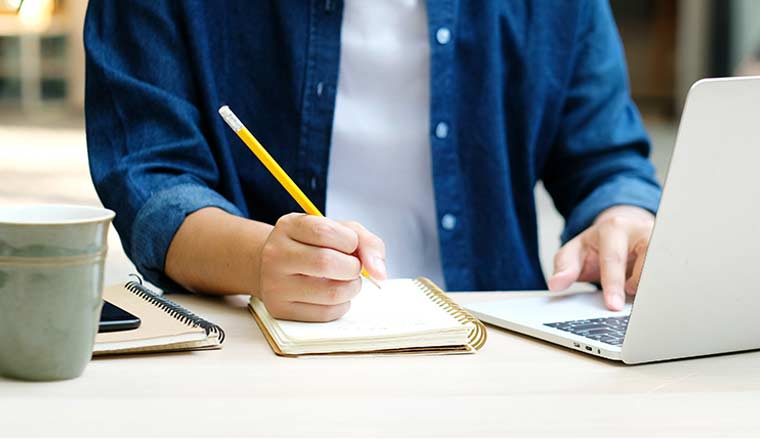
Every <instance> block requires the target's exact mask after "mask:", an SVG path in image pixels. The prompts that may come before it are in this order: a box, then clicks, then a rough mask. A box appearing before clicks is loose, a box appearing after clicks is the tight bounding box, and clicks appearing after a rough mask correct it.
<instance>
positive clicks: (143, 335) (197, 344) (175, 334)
mask: <svg viewBox="0 0 760 440" xmlns="http://www.w3.org/2000/svg"><path fill="white" fill-rule="evenodd" d="M103 299H104V300H106V301H108V302H110V303H111V304H114V305H116V306H118V307H121V308H122V309H124V310H126V311H128V312H130V313H131V314H133V315H135V316H137V317H139V318H140V320H141V324H140V327H139V328H137V329H135V330H127V331H120V332H112V333H99V334H98V335H97V337H96V338H95V350H94V353H93V355H94V356H102V355H116V354H136V353H159V352H170V351H188V350H209V349H217V348H221V345H222V343H223V342H224V330H222V328H221V327H219V326H218V325H215V324H213V323H211V322H209V321H206V320H205V319H203V318H201V317H200V316H198V315H196V314H194V313H192V312H191V311H189V310H187V309H185V308H184V307H182V306H180V305H179V304H177V303H175V302H173V301H171V300H170V299H168V298H166V297H165V296H162V295H159V294H157V293H155V292H153V291H151V290H150V289H149V288H148V287H146V286H145V285H143V284H142V282H137V281H130V282H128V283H126V284H123V285H115V286H110V287H107V288H105V289H103Z"/></svg>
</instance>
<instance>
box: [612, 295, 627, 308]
mask: <svg viewBox="0 0 760 440" xmlns="http://www.w3.org/2000/svg"><path fill="white" fill-rule="evenodd" d="M612 306H613V307H615V308H616V309H622V308H623V307H624V306H625V293H623V292H616V293H615V294H614V295H613V296H612Z"/></svg>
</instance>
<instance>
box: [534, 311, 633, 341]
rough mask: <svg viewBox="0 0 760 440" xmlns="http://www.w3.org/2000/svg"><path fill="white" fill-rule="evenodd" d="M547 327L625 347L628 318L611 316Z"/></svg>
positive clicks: (552, 323)
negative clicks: (624, 339)
mask: <svg viewBox="0 0 760 440" xmlns="http://www.w3.org/2000/svg"><path fill="white" fill-rule="evenodd" d="M544 325H545V326H547V327H552V328H556V329H559V330H564V331H566V332H570V333H572V334H574V335H578V336H583V337H584V338H589V339H593V340H595V341H599V342H604V343H605V344H610V345H617V346H622V345H623V337H624V336H625V329H626V328H627V327H628V316H610V317H607V318H595V319H578V320H575V321H564V322H551V323H548V324H544Z"/></svg>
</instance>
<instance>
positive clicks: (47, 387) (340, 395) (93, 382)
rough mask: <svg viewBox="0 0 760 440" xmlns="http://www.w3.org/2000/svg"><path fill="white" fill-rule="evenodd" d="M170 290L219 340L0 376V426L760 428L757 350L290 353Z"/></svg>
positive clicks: (150, 429)
mask: <svg viewBox="0 0 760 440" xmlns="http://www.w3.org/2000/svg"><path fill="white" fill-rule="evenodd" d="M493 295H494V294H458V295H452V296H454V297H455V298H456V299H457V300H459V301H461V302H465V301H472V300H483V299H488V298H489V297H491V298H492V297H493ZM173 297H174V299H175V300H177V301H178V302H180V303H183V304H184V305H186V306H188V307H189V308H191V309H192V310H194V311H197V312H198V313H199V314H201V315H204V316H206V317H208V318H209V319H211V320H214V321H216V322H218V323H219V324H221V325H222V326H223V327H224V328H225V329H226V330H227V332H228V340H227V342H226V343H225V347H224V349H223V350H221V351H211V352H196V353H178V354H171V355H150V356H134V357H123V358H109V359H98V360H95V361H93V362H92V363H91V364H90V365H89V366H88V368H87V370H86V371H85V374H84V376H83V377H81V378H79V379H76V380H73V381H68V382H58V383H23V382H15V381H10V380H7V379H0V435H18V436H21V435H24V436H26V435H46V436H52V435H81V436H85V435H125V436H142V435H152V436H158V435H178V436H191V435H205V436H226V435H250V436H252V435H268V436H275V435H278V436H279V435H289V436H296V435H308V434H311V435H328V436H339V435H425V436H444V435H465V434H466V435H480V436H486V435H508V434H510V435H511V434H514V435H524V436H527V435H543V436H565V435H567V436H570V435H583V436H592V435H628V436H645V435H679V434H691V435H709V436H724V435H760V418H758V417H757V412H758V409H759V408H760V352H752V353H745V354H739V355H728V356H719V357H711V358H703V359H695V360H686V361H678V362H669V363H662V364H653V365H643V366H635V367H628V366H623V365H622V364H617V363H614V362H608V361H603V360H599V359H595V358H592V357H587V356H584V355H582V354H578V353H575V352H572V351H570V350H565V349H562V348H558V347H555V346H553V345H549V344H545V343H542V342H538V341H535V340H532V339H528V338H525V337H522V336H518V335H515V334H511V333H508V332H506V331H502V330H499V329H496V328H493V327H489V341H488V343H487V344H486V346H485V348H484V349H483V350H482V351H481V352H480V353H478V354H477V355H471V356H441V357H428V356H410V357H383V358H368V357H353V358H345V357H343V358H297V359H290V358H280V357H277V356H275V355H274V354H272V352H271V351H270V349H269V347H268V346H267V344H266V342H265V341H264V338H263V337H262V335H261V333H260V332H259V330H258V328H257V327H256V325H255V324H254V322H253V320H252V319H251V318H250V317H249V315H248V312H247V311H246V309H245V304H246V299H245V298H243V297H234V298H227V299H217V298H201V297H192V296H187V297H182V296H176V295H174V296H173Z"/></svg>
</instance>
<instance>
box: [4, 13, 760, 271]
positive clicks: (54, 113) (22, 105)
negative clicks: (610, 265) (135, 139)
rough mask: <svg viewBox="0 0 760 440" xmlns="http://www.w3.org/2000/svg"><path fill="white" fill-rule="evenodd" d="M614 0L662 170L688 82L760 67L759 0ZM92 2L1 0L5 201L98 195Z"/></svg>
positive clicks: (635, 91) (83, 200)
mask: <svg viewBox="0 0 760 440" xmlns="http://www.w3.org/2000/svg"><path fill="white" fill-rule="evenodd" d="M114 1H122V0H114ZM610 3H611V5H612V9H613V12H614V15H615V19H616V20H617V23H618V27H619V29H620V34H621V37H622V40H623V44H624V46H625V51H626V56H627V59H628V68H629V72H630V81H631V92H632V95H633V98H634V100H635V101H636V103H637V104H638V105H639V108H640V110H641V112H642V114H643V115H644V119H645V122H646V125H647V128H648V129H649V132H650V134H651V136H652V141H653V145H654V149H653V156H652V157H653V160H654V162H655V165H656V166H657V169H658V176H659V178H660V179H663V178H664V176H665V173H666V171H667V164H668V160H669V158H670V154H671V150H672V147H673V143H674V140H675V135H676V128H677V125H678V120H679V117H680V112H681V109H682V107H683V101H684V98H685V95H686V92H687V90H688V88H689V86H690V85H691V84H692V83H693V82H694V81H696V80H697V79H700V78H704V77H715V76H732V75H749V74H756V75H760V1H757V0H612V1H611V2H610ZM19 6H21V8H19ZM86 8H87V1H86V0H25V1H24V2H23V4H21V2H20V0H0V205H2V204H4V203H23V202H56V203H76V204H99V202H98V198H97V195H96V194H95V191H94V189H93V187H92V184H91V183H90V180H89V172H88V168H87V154H86V141H85V135H84V116H83V107H84V49H83V47H82V24H83V21H84V15H85V11H86ZM536 193H537V198H538V204H539V222H540V229H539V230H540V234H541V255H542V260H543V262H544V268H545V271H550V270H551V262H552V255H553V253H554V251H555V250H556V249H557V247H558V245H559V238H558V237H559V233H560V230H561V228H562V219H561V218H560V217H559V216H558V215H557V213H556V212H555V211H554V208H553V206H552V204H551V201H550V200H549V199H548V197H547V196H546V194H545V192H544V191H543V189H542V188H541V187H540V186H539V188H537V190H536ZM109 263H112V264H110V269H109V271H108V272H107V274H106V282H119V281H122V280H123V279H124V278H125V275H126V273H128V271H130V270H131V266H130V264H129V262H128V260H127V259H126V257H125V256H124V253H123V250H122V249H121V246H120V243H119V242H118V239H117V236H116V234H115V233H112V237H111V252H110V254H109Z"/></svg>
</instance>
